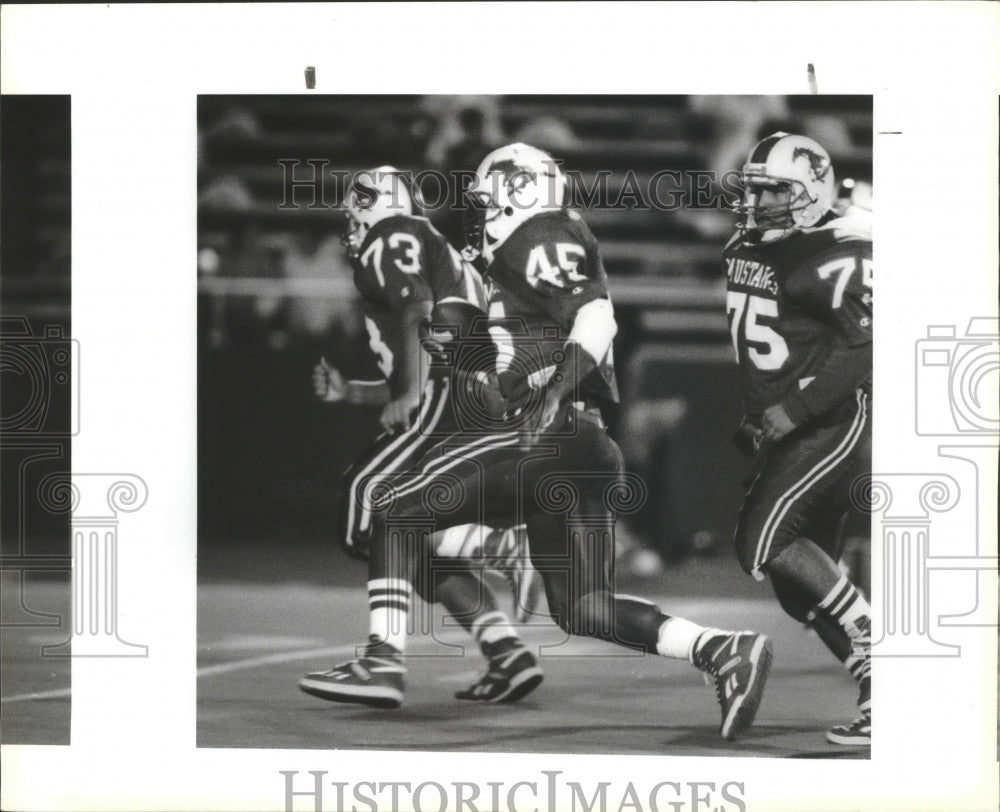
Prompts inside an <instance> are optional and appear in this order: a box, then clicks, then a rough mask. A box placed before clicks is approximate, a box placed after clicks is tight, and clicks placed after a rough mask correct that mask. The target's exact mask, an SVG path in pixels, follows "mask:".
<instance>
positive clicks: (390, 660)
mask: <svg viewBox="0 0 1000 812" xmlns="http://www.w3.org/2000/svg"><path fill="white" fill-rule="evenodd" d="M511 445H512V443H510V442H500V441H496V440H491V439H490V438H485V439H483V438H477V439H476V441H475V442H474V443H473V442H470V441H468V440H467V438H451V439H449V440H446V441H443V442H442V443H439V444H438V446H435V447H434V448H433V449H432V450H431V451H430V452H428V454H427V455H425V457H424V458H423V459H422V460H421V464H420V465H419V466H417V468H416V469H414V470H413V471H411V472H407V473H406V474H405V475H401V476H399V477H397V478H396V479H395V480H394V481H393V482H392V483H391V485H390V486H389V488H388V490H386V492H385V500H386V501H385V504H383V505H382V506H381V509H380V510H379V509H375V510H373V520H372V535H371V548H370V556H369V580H368V591H369V617H370V635H369V642H368V645H367V647H365V649H364V651H363V653H362V654H361V656H359V657H358V658H356V659H355V660H352V661H351V662H348V663H345V664H343V665H341V666H337V667H336V668H334V669H332V670H330V671H328V672H317V673H314V674H310V675H308V676H307V677H306V678H305V679H304V680H302V681H301V682H300V687H301V688H302V689H303V690H305V691H306V692H307V693H312V694H314V695H316V696H320V697H322V698H325V699H331V700H334V701H340V702H359V703H362V704H368V705H373V706H376V707H398V706H399V705H400V704H401V703H402V700H403V677H404V675H405V666H404V665H403V655H404V652H405V649H406V639H407V628H408V622H409V615H410V610H411V602H412V598H413V593H414V584H418V585H419V586H420V588H421V590H422V591H425V594H427V593H426V590H427V589H428V587H427V586H426V585H427V584H428V583H432V582H429V581H428V579H426V578H422V577H419V576H421V574H422V572H423V568H424V567H425V566H426V565H427V562H429V561H430V560H431V557H432V555H433V547H434V541H433V530H434V529H436V526H435V522H434V521H433V520H432V521H431V522H430V523H428V521H427V520H426V516H427V513H428V508H430V509H431V511H432V512H433V511H434V509H435V505H436V506H437V508H439V509H440V510H439V512H440V513H442V514H443V515H441V516H440V517H439V518H438V519H437V524H438V525H441V524H445V525H447V524H452V523H454V524H467V523H469V522H470V521H472V520H474V519H478V518H480V517H481V511H482V504H483V499H482V498H481V496H482V494H483V493H484V487H483V481H482V471H483V470H490V471H494V470H496V466H495V465H494V464H493V463H492V462H491V463H490V464H489V465H484V464H483V461H484V460H487V459H489V457H490V455H491V454H493V453H495V451H497V450H499V449H509V447H510V446H511ZM448 491H450V492H451V493H452V494H461V496H462V498H461V499H460V500H459V503H458V504H453V505H449V506H448V508H449V509H448V510H444V509H442V505H441V504H440V503H437V504H436V503H435V499H437V498H438V497H442V495H443V494H445V493H446V492H448ZM493 492H494V493H507V492H509V489H508V490H507V491H504V490H503V489H494V491H493ZM444 498H445V499H446V501H447V497H444ZM439 586H440V585H439ZM444 586H445V589H444V590H443V592H441V591H440V590H439V588H435V591H434V594H433V596H432V597H436V598H437V599H439V600H443V601H444V602H446V608H447V609H448V610H449V611H450V612H452V613H454V614H456V615H457V616H458V619H459V620H460V622H462V621H464V622H465V625H467V628H469V630H470V632H472V633H473V634H474V636H476V637H477V638H478V640H479V642H480V646H481V648H482V649H483V652H484V654H485V655H486V656H487V659H488V660H489V662H490V670H489V672H488V674H487V678H488V682H489V685H488V686H487V690H484V689H483V688H482V687H480V688H479V689H478V690H475V691H474V695H473V696H468V697H463V698H470V699H479V700H485V701H494V702H495V701H514V700H515V699H518V698H520V697H521V696H524V695H525V694H526V693H527V692H528V691H530V690H532V689H533V688H534V687H535V686H537V685H538V684H539V683H540V682H541V671H540V669H538V668H537V663H536V662H535V660H534V657H533V655H531V653H530V652H529V651H528V650H527V649H526V648H525V647H524V646H523V643H521V641H520V640H519V638H518V637H517V635H516V633H515V632H513V629H512V628H511V626H510V622H509V620H507V619H506V617H505V616H504V615H503V614H502V613H501V612H499V610H497V609H496V608H495V597H486V598H485V599H484V597H483V596H490V595H491V593H490V592H489V591H488V589H486V588H484V585H483V584H482V582H481V579H480V578H479V577H478V575H475V574H473V573H471V572H469V571H465V572H456V573H453V574H452V575H451V577H450V578H447V579H445V584H444ZM515 654H516V656H513V655H515ZM525 654H527V655H528V656H527V657H525V656H523V655H525ZM487 678H484V680H487ZM482 682H483V681H480V683H482ZM477 685H480V684H479V683H477ZM474 688H475V686H474Z"/></svg>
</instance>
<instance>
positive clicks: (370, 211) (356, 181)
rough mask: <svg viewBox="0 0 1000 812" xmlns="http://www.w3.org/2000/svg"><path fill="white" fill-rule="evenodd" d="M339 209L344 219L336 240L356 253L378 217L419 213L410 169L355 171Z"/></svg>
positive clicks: (383, 167)
mask: <svg viewBox="0 0 1000 812" xmlns="http://www.w3.org/2000/svg"><path fill="white" fill-rule="evenodd" d="M343 211H344V218H345V220H346V221H347V222H346V226H345V230H344V234H343V236H341V238H340V242H341V244H342V245H343V246H344V247H345V248H346V249H347V253H348V254H349V255H350V256H351V257H357V256H358V253H359V252H360V250H361V244H362V243H363V242H364V241H365V237H366V236H367V235H368V232H369V231H370V230H371V228H372V226H374V225H375V224H376V223H378V222H379V221H381V220H384V219H386V218H387V217H394V216H396V215H399V214H409V215H413V214H421V213H422V211H421V207H420V201H419V198H418V197H417V195H416V194H415V192H414V190H413V184H412V182H411V178H410V173H409V172H402V171H400V170H399V169H396V168H395V167H392V166H379V167H376V168H375V169H363V170H361V171H360V172H358V173H357V174H356V175H355V176H354V178H353V180H352V181H351V185H350V186H349V187H348V189H347V194H346V196H345V197H344V204H343Z"/></svg>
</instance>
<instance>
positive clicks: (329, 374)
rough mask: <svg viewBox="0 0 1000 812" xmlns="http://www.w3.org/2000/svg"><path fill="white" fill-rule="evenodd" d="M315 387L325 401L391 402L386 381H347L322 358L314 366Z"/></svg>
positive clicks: (378, 403) (375, 404)
mask: <svg viewBox="0 0 1000 812" xmlns="http://www.w3.org/2000/svg"><path fill="white" fill-rule="evenodd" d="M313 389H314V391H315V392H316V397H318V398H319V399H320V400H322V401H324V402H325V403H351V404H356V405H364V406H384V405H385V404H386V403H388V402H389V400H390V396H389V386H388V384H387V383H386V382H385V381H361V380H350V381H345V380H344V377H343V375H341V374H340V370H339V369H337V368H336V367H332V366H330V365H329V364H328V363H327V361H326V358H320V360H319V363H318V364H317V365H316V366H315V367H313Z"/></svg>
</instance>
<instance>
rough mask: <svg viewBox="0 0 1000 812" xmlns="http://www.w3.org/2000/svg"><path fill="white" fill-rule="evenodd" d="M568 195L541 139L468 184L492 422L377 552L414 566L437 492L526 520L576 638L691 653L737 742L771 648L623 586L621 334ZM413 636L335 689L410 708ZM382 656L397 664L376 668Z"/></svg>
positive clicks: (469, 376)
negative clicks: (373, 692) (485, 289)
mask: <svg viewBox="0 0 1000 812" xmlns="http://www.w3.org/2000/svg"><path fill="white" fill-rule="evenodd" d="M565 194H566V189H565V181H564V177H563V175H562V172H561V171H560V170H559V167H558V166H557V165H556V163H555V162H554V161H553V160H552V158H551V157H550V156H548V155H547V154H546V153H544V152H542V151H540V150H538V149H535V148H533V147H530V146H527V145H525V144H512V145H510V146H506V147H502V148H500V149H498V150H495V151H494V152H492V153H490V154H489V155H488V156H486V158H485V159H484V160H483V162H482V163H481V164H480V166H479V168H478V170H477V173H476V177H475V179H474V181H473V183H472V185H471V187H470V189H469V191H468V212H469V214H470V215H471V216H470V219H469V222H468V224H467V225H468V227H467V239H468V242H469V252H470V255H471V254H479V255H480V256H481V258H482V262H483V265H484V267H485V269H486V271H487V275H488V281H489V285H490V288H491V292H490V303H489V318H488V332H489V335H490V337H491V338H492V358H491V361H490V363H491V364H492V367H493V374H488V373H487V372H486V370H485V369H483V368H482V367H476V366H475V365H474V364H471V361H470V367H468V368H465V367H462V365H461V364H460V365H459V370H458V372H457V373H456V380H458V381H459V382H460V385H461V386H462V387H463V391H464V392H465V394H466V395H467V400H468V402H470V403H476V404H482V405H483V412H484V415H483V419H482V423H481V425H480V426H478V427H469V426H466V427H465V428H466V430H465V431H462V432H459V433H457V434H455V435H454V436H452V437H449V438H447V439H446V440H445V441H442V442H440V443H438V444H437V445H436V446H435V447H434V448H432V449H431V450H430V451H428V452H427V453H426V454H425V455H424V456H423V458H422V459H421V461H420V463H419V465H418V466H417V468H415V469H414V470H415V471H416V472H417V475H416V477H415V478H410V477H407V478H404V479H401V480H399V481H397V482H394V483H393V485H394V488H393V492H392V494H391V496H390V497H389V498H387V499H386V500H385V501H384V502H383V503H380V507H384V508H385V509H384V510H381V511H380V512H379V513H378V514H377V515H376V517H375V529H374V532H373V535H372V547H373V550H374V549H375V548H376V547H384V548H386V550H387V552H385V553H383V555H384V557H385V558H386V560H388V561H390V562H401V561H408V560H411V559H412V556H411V557H409V558H408V557H407V556H406V554H405V549H406V545H407V544H408V543H413V539H412V534H411V536H407V534H406V533H405V532H404V531H405V527H406V524H405V523H406V520H407V519H408V518H411V517H416V516H421V515H424V512H425V511H426V509H427V508H426V505H425V502H426V501H429V500H426V499H425V497H426V495H427V494H428V492H430V491H431V490H432V489H435V488H438V487H442V486H447V489H448V490H449V491H450V492H453V493H459V494H461V495H462V499H461V500H460V503H459V504H458V505H457V506H455V505H450V506H449V508H451V509H450V510H449V512H447V513H445V512H444V511H443V510H442V511H437V512H436V514H435V515H436V518H437V520H438V522H439V523H442V524H445V525H448V524H459V523H461V522H466V521H470V520H471V519H472V517H473V516H475V515H477V514H478V512H479V511H482V512H483V513H484V515H485V517H486V518H487V520H494V521H495V520H505V519H506V520H508V521H509V517H511V516H515V517H516V520H517V521H521V520H522V519H523V520H524V521H525V522H526V523H527V527H528V536H529V540H530V545H529V546H530V552H531V560H532V563H533V564H534V566H535V568H536V569H537V570H538V571H539V573H541V575H542V579H543V582H544V584H545V593H546V597H547V599H548V606H549V613H550V615H551V617H552V619H553V620H554V621H555V622H556V623H557V624H558V625H559V626H560V627H561V628H562V629H563V630H564V631H566V632H567V633H569V634H573V635H586V636H590V637H596V638H598V639H601V640H605V641H607V642H610V643H615V644H617V645H622V646H627V647H630V648H633V649H638V650H640V651H643V652H648V653H656V654H660V655H663V656H666V657H673V658H677V659H681V660H686V661H688V662H689V663H692V664H693V665H694V666H695V667H697V668H698V669H700V670H701V671H703V672H705V673H706V674H708V675H710V676H711V678H712V679H714V683H715V688H716V694H717V697H718V700H719V702H720V704H721V706H722V722H721V733H722V735H723V736H724V737H725V738H726V739H731V738H733V737H734V736H736V735H737V734H738V733H739V732H741V731H742V730H745V729H746V728H747V727H748V726H749V725H750V724H751V722H752V721H753V718H754V715H755V713H756V711H757V707H758V705H759V703H760V700H761V696H762V693H763V689H764V684H765V681H766V678H767V673H768V668H769V666H770V662H771V651H772V649H771V643H770V641H769V640H768V639H767V638H766V637H764V636H763V635H759V634H755V633H753V632H728V631H721V630H719V629H713V628H705V627H702V626H699V625H697V624H695V623H692V622H690V621H687V620H684V619H682V618H677V617H670V616H668V615H666V614H664V613H663V612H662V611H661V610H660V609H659V607H657V606H655V605H654V604H652V603H649V602H647V601H643V600H640V599H637V598H631V597H625V596H620V595H615V593H614V587H613V573H612V566H613V562H614V534H613V531H614V523H615V512H614V508H615V504H616V502H615V498H616V497H615V493H616V492H617V491H618V490H619V489H620V487H621V485H622V482H623V461H622V456H621V452H620V451H619V449H618V446H617V445H616V444H615V443H614V442H613V441H612V440H611V439H610V437H609V436H608V434H607V432H606V431H605V427H604V424H603V422H602V419H601V415H600V406H601V404H602V403H604V402H608V401H614V400H616V399H617V397H618V392H617V386H616V382H615V375H614V370H613V366H612V359H611V345H612V339H613V338H614V336H615V333H616V330H617V327H616V322H615V318H614V312H613V309H612V306H611V301H610V299H609V297H608V290H607V279H606V276H605V272H604V267H603V265H602V262H601V258H600V254H599V251H598V246H597V242H596V240H595V239H594V237H593V235H592V234H591V232H590V230H589V229H588V228H587V226H586V225H585V224H584V222H583V220H582V219H581V218H580V216H579V215H578V214H576V213H571V212H570V211H568V210H566V209H565V208H564V198H565ZM471 355H473V356H475V357H477V358H480V359H481V358H482V355H481V354H475V353H473V354H471ZM477 386H479V387H481V388H480V389H479V390H478V391H477V390H476V389H475V388H476V387H477ZM469 411H470V412H471V411H473V410H472V409H471V408H470V409H469ZM476 428H478V430H476ZM392 577H393V579H394V580H393V581H392V583H393V588H394V589H395V590H396V591H397V593H398V595H399V597H400V600H399V602H398V603H397V604H396V605H395V606H394V607H393V608H392V609H391V610H390V611H391V612H393V613H394V615H395V617H394V623H393V624H392V625H394V626H395V627H397V628H402V627H403V626H405V622H404V621H405V620H406V611H407V602H406V601H407V599H408V596H409V592H410V589H411V586H410V584H411V580H412V578H413V572H412V569H406V568H404V567H397V568H396V569H395V570H394V571H393V576H392ZM404 645H405V638H404V637H403V636H402V635H390V636H388V637H386V638H384V639H383V640H381V641H378V643H377V644H376V645H373V646H371V647H370V648H369V649H368V650H367V651H366V652H365V653H364V654H363V655H362V656H361V657H360V658H359V659H358V660H355V661H352V662H349V663H345V664H344V665H341V666H338V667H337V668H334V669H333V671H331V672H330V675H331V676H330V682H331V687H330V691H331V692H332V693H336V694H339V696H338V697H336V698H339V699H340V700H341V701H346V702H350V701H364V700H363V699H359V698H358V685H359V683H360V682H361V680H359V679H358V678H357V677H356V676H354V675H355V673H356V671H357V670H358V669H359V668H361V669H364V670H365V672H366V674H370V675H371V677H372V678H376V679H379V680H381V681H382V682H384V683H385V684H391V685H392V686H393V687H394V688H395V689H396V691H397V696H398V698H399V701H402V696H403V673H404V659H403V652H404V648H403V647H404ZM370 663H386V664H390V663H391V664H395V666H396V667H397V670H395V671H393V672H385V673H384V674H383V673H379V674H375V673H372V670H371V668H370V666H369V664H370Z"/></svg>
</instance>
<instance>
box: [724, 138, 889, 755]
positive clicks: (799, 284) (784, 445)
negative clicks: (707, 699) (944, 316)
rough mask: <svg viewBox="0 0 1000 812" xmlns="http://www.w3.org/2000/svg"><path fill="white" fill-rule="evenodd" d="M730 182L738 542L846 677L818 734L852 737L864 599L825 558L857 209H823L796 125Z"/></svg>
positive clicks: (743, 558)
mask: <svg viewBox="0 0 1000 812" xmlns="http://www.w3.org/2000/svg"><path fill="white" fill-rule="evenodd" d="M743 182H744V185H745V195H744V198H743V202H742V204H741V205H740V206H738V207H737V212H738V219H737V223H738V227H737V232H736V234H735V235H734V236H733V238H732V239H731V240H730V241H729V244H728V245H727V246H726V249H725V252H724V254H723V261H724V267H725V272H726V278H727V289H728V292H727V315H728V318H729V327H730V331H731V335H732V340H733V348H734V350H735V353H736V358H737V362H738V364H739V378H740V382H741V387H742V395H743V405H744V409H745V412H746V417H745V418H744V421H743V424H742V425H741V427H740V430H739V431H738V432H737V438H736V439H737V443H738V444H739V445H740V447H741V448H742V449H743V450H744V451H745V452H746V453H748V454H750V455H755V456H756V458H757V459H756V463H755V466H754V468H755V475H754V476H753V478H752V480H751V481H750V482H749V484H748V490H747V494H746V498H745V499H744V502H743V506H742V508H741V510H740V517H739V522H738V525H737V528H736V550H737V555H738V558H739V561H740V565H741V566H742V567H743V569H744V570H745V571H746V572H747V573H750V574H752V575H754V576H755V577H756V578H758V579H763V578H765V577H767V578H769V579H770V581H771V584H772V586H773V587H774V590H775V594H776V596H777V598H778V600H779V602H780V603H781V606H782V608H783V609H784V610H785V611H786V612H787V613H788V614H789V615H791V616H792V617H794V618H795V619H797V620H799V621H800V622H802V623H807V624H809V625H810V626H811V627H812V628H814V629H815V630H816V632H817V634H818V635H819V636H820V638H821V639H822V640H823V642H824V643H825V644H826V645H827V646H828V647H829V648H830V650H831V651H832V652H833V653H834V655H835V656H836V657H837V658H838V659H839V660H840V661H841V662H843V664H844V665H845V667H846V668H847V670H848V671H849V672H850V674H851V675H852V676H853V677H854V679H855V680H857V682H858V686H859V694H858V709H859V711H860V716H859V717H858V718H857V719H856V720H855V721H854V722H852V723H851V724H848V725H838V726H837V727H834V728H832V729H831V730H830V731H828V733H827V739H828V740H829V741H831V742H834V743H836V744H846V745H862V746H864V745H868V744H869V743H870V741H871V679H870V670H871V665H870V650H871V607H870V606H869V605H868V603H867V601H866V600H865V597H864V594H863V592H862V590H860V589H859V588H858V585H856V584H854V583H852V582H851V580H850V579H849V578H848V577H847V576H845V575H843V574H842V573H841V571H840V569H839V568H838V566H837V559H838V558H839V557H840V554H841V548H842V544H843V539H842V536H841V534H840V533H838V528H839V527H840V526H841V524H842V522H844V521H846V518H845V517H847V518H850V517H851V514H852V512H855V513H856V512H857V510H858V508H857V506H854V505H852V502H851V488H852V483H853V482H854V481H855V480H856V479H857V478H858V477H861V476H864V475H866V474H870V472H871V382H872V290H871V288H872V236H871V220H870V212H868V211H864V210H861V209H858V208H849V209H848V210H847V211H846V213H845V214H844V215H843V216H841V215H840V214H838V213H837V212H836V211H834V210H833V205H834V200H835V195H836V186H835V183H834V174H833V166H832V164H831V161H830V156H829V155H828V154H827V152H826V150H825V149H823V147H821V146H820V145H819V144H817V143H816V142H815V141H813V140H812V139H811V138H806V137H804V136H801V135H790V134H788V133H784V132H777V133H774V134H773V135H770V136H768V137H767V138H764V139H763V140H762V141H760V143H758V144H757V145H756V146H754V148H753V149H752V150H751V151H750V155H749V157H748V159H747V163H746V165H745V166H744V167H743ZM861 524H864V521H862V522H861Z"/></svg>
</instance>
